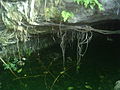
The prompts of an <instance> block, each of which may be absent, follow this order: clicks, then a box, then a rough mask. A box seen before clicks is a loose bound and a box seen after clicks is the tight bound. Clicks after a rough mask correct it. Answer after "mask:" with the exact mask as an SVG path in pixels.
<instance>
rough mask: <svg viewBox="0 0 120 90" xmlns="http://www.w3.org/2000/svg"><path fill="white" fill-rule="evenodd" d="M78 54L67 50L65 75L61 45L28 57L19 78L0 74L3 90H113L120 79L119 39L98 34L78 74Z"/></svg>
mask: <svg viewBox="0 0 120 90" xmlns="http://www.w3.org/2000/svg"><path fill="white" fill-rule="evenodd" d="M111 37H112V38H111ZM75 51H76V50H75V49H74V48H72V47H71V48H70V49H67V50H66V53H67V54H66V60H67V61H66V64H67V66H66V69H65V71H63V65H62V53H61V48H60V46H59V45H58V44H56V45H54V46H51V47H49V48H46V49H42V50H40V51H36V52H34V53H32V55H31V56H30V57H27V56H25V57H26V58H27V60H26V61H25V62H26V63H25V64H26V65H25V66H24V67H23V71H22V72H21V73H19V74H17V75H18V76H19V77H18V78H16V77H14V76H13V75H12V74H11V73H10V72H9V71H4V70H1V72H0V90H50V89H51V90H113V87H114V83H115V82H116V81H117V80H119V79H120V37H119V36H117V35H114V36H109V37H108V36H105V35H99V34H96V35H95V36H94V37H93V39H92V41H91V42H90V43H89V47H88V51H87V52H86V54H85V56H84V57H83V59H82V61H81V64H80V68H79V72H77V71H76V66H75V65H76V62H75V61H76V52H75Z"/></svg>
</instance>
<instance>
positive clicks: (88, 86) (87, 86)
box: [85, 85, 93, 89]
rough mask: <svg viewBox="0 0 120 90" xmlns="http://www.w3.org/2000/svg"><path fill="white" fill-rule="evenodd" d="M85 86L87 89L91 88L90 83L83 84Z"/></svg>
mask: <svg viewBox="0 0 120 90" xmlns="http://www.w3.org/2000/svg"><path fill="white" fill-rule="evenodd" d="M85 88H87V89H93V88H92V87H91V86H90V85H85Z"/></svg>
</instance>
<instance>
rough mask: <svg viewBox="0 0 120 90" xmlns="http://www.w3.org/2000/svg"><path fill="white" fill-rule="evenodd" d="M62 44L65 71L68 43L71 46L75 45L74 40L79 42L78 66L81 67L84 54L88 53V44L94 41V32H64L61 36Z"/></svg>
mask: <svg viewBox="0 0 120 90" xmlns="http://www.w3.org/2000/svg"><path fill="white" fill-rule="evenodd" d="M59 36H61V43H60V47H61V49H62V55H63V67H64V69H65V62H66V61H65V49H66V45H67V43H69V44H70V46H71V43H74V42H73V41H74V40H77V45H76V47H77V62H76V65H77V66H79V64H80V61H81V58H82V57H83V56H84V54H85V53H86V51H87V48H88V43H89V41H90V40H91V39H92V32H91V31H89V32H82V31H81V32H78V31H71V32H70V31H65V32H62V33H61V35H59Z"/></svg>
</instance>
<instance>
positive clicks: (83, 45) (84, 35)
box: [77, 32, 92, 66]
mask: <svg viewBox="0 0 120 90" xmlns="http://www.w3.org/2000/svg"><path fill="white" fill-rule="evenodd" d="M91 39H92V32H78V33H77V66H79V64H80V61H81V58H82V57H83V56H84V54H85V53H86V51H87V48H88V43H89V41H90V40H91Z"/></svg>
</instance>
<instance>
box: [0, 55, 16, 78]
mask: <svg viewBox="0 0 120 90" xmlns="http://www.w3.org/2000/svg"><path fill="white" fill-rule="evenodd" d="M0 60H1V61H2V62H3V64H5V65H8V64H7V63H6V62H5V61H4V60H3V59H2V58H1V57H0ZM9 70H10V72H11V73H12V74H13V75H14V76H15V77H18V76H17V75H16V74H15V73H14V72H13V70H12V69H11V68H9Z"/></svg>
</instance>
